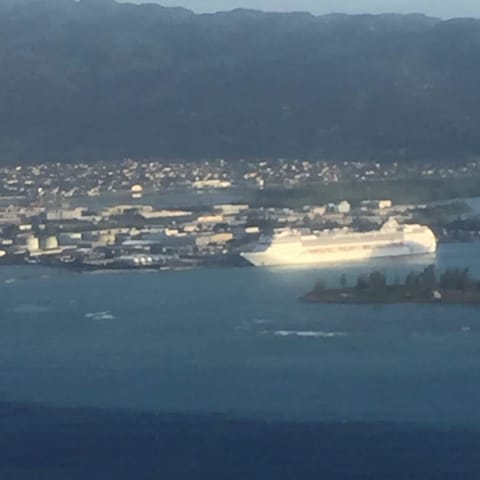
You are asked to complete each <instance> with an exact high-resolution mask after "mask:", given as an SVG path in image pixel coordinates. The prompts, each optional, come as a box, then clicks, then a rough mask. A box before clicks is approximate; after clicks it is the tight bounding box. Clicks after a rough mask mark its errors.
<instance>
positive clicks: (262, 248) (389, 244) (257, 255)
mask: <svg viewBox="0 0 480 480" xmlns="http://www.w3.org/2000/svg"><path fill="white" fill-rule="evenodd" d="M436 249H437V240H436V238H435V235H434V234H433V232H432V230H430V228H428V227H426V226H424V225H400V224H399V223H398V222H397V221H396V220H395V219H390V220H388V221H387V222H386V223H385V224H384V225H383V226H382V227H381V228H380V229H379V230H374V231H370V232H354V231H352V230H349V229H334V230H325V231H321V232H313V233H309V234H305V233H303V232H301V231H299V230H292V229H289V228H285V229H278V230H275V232H274V234H273V235H272V236H269V237H266V236H264V237H262V238H261V239H260V240H259V242H258V243H257V244H256V245H255V247H254V248H253V249H252V251H246V252H242V253H241V256H242V257H243V258H245V259H246V260H248V261H249V262H250V263H251V264H252V265H254V266H256V267H267V266H281V265H314V264H326V263H340V262H354V261H361V260H368V259H372V258H382V257H397V256H408V255H422V254H432V253H435V251H436Z"/></svg>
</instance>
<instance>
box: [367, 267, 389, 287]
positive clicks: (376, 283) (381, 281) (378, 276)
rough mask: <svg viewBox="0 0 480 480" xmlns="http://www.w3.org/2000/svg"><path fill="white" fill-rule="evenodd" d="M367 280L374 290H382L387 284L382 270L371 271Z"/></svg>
mask: <svg viewBox="0 0 480 480" xmlns="http://www.w3.org/2000/svg"><path fill="white" fill-rule="evenodd" d="M368 280H369V285H370V288H373V289H374V290H383V289H384V288H385V287H386V286H387V278H386V277H385V274H384V273H382V272H378V271H373V272H372V273H371V274H370V276H369V279H368Z"/></svg>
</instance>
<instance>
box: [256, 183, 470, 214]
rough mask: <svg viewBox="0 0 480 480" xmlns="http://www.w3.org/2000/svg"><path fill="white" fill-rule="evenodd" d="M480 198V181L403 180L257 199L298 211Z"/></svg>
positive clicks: (280, 191) (275, 191) (281, 191)
mask: <svg viewBox="0 0 480 480" xmlns="http://www.w3.org/2000/svg"><path fill="white" fill-rule="evenodd" d="M476 196H480V177H462V178H449V179H443V178H438V179H424V178H419V179H417V180H415V179H400V180H375V181H364V182H339V183H335V184H330V185H323V184H318V185H317V184H316V185H308V186H302V187H299V188H291V189H287V188H282V187H275V188H267V189H265V190H262V191H259V192H258V193H257V195H256V198H255V204H256V205H257V206H271V207H273V206H277V207H291V208H298V207H302V206H304V205H319V204H325V203H329V202H339V201H341V200H348V201H349V202H350V203H352V204H353V205H355V204H358V203H360V202H361V201H362V200H368V199H371V200H378V199H391V200H393V202H394V203H396V204H402V203H413V204H423V203H430V202H436V201H441V200H450V199H454V198H466V197H476Z"/></svg>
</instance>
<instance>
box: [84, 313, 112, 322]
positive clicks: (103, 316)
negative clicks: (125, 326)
mask: <svg viewBox="0 0 480 480" xmlns="http://www.w3.org/2000/svg"><path fill="white" fill-rule="evenodd" d="M85 318H87V319H89V320H114V319H115V318H116V317H115V315H112V314H111V313H110V312H108V311H107V312H93V313H86V314H85Z"/></svg>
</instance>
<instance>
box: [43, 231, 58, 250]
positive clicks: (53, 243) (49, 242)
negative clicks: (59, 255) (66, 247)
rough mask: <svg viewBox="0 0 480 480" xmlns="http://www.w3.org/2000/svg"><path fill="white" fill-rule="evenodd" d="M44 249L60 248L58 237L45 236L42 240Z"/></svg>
mask: <svg viewBox="0 0 480 480" xmlns="http://www.w3.org/2000/svg"><path fill="white" fill-rule="evenodd" d="M41 247H42V250H53V249H55V248H58V240H57V237H54V236H53V235H52V236H50V237H45V238H44V239H43V240H42V242H41Z"/></svg>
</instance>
